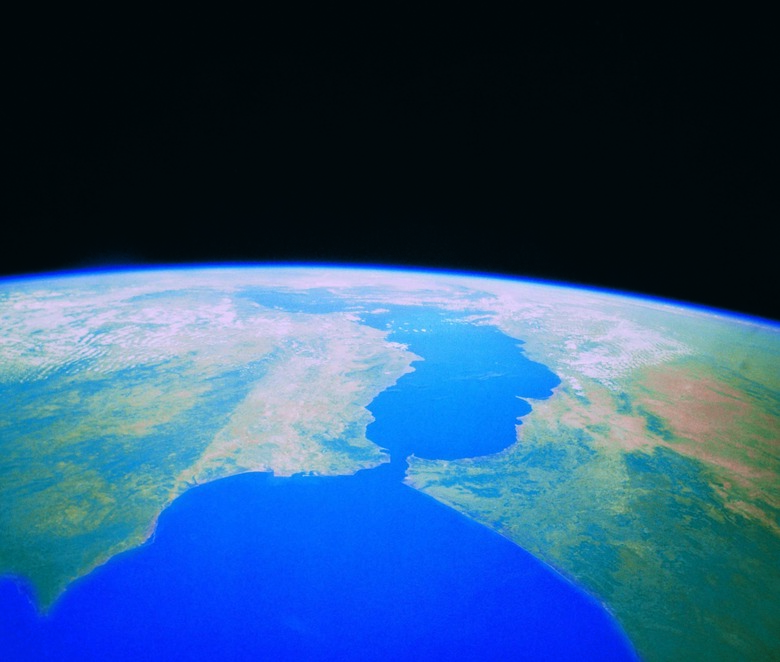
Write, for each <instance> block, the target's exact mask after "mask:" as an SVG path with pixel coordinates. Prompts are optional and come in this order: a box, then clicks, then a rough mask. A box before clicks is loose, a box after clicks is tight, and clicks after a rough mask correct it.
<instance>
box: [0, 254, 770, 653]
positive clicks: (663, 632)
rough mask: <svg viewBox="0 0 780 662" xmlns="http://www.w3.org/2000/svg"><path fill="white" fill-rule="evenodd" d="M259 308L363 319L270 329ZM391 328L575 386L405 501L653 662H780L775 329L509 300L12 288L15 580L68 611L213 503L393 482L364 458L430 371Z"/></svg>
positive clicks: (361, 283)
mask: <svg viewBox="0 0 780 662" xmlns="http://www.w3.org/2000/svg"><path fill="white" fill-rule="evenodd" d="M252 288H253V290H252V291H256V289H257V288H266V290H267V291H269V292H278V291H284V292H286V293H289V294H293V295H296V296H300V297H303V298H305V299H307V300H315V301H319V300H323V301H324V300H326V299H327V300H328V301H334V300H335V301H339V302H341V303H340V306H335V308H340V311H337V312H328V311H324V312H311V313H303V312H286V311H284V310H281V309H276V308H273V307H267V306H262V305H259V304H258V303H257V301H256V300H255V299H253V298H252V297H250V296H247V292H248V291H249V290H250V289H252ZM385 305H386V306H390V305H412V306H431V307H436V308H439V309H444V310H452V311H453V312H457V314H458V317H459V318H463V316H464V315H465V316H467V319H469V320H470V322H471V323H473V324H481V325H493V326H496V327H497V328H498V329H500V330H501V331H502V332H503V333H505V334H506V335H508V336H510V337H512V338H514V339H517V341H518V343H519V344H520V346H521V347H522V350H521V351H524V352H525V353H526V354H527V355H528V357H529V358H531V359H533V360H534V361H538V362H540V363H543V364H545V365H546V366H548V367H549V368H550V369H551V370H552V371H553V372H555V374H556V375H558V377H559V378H560V379H561V384H560V386H559V387H558V388H557V389H556V391H555V393H554V394H553V396H552V397H551V398H549V399H547V400H544V401H534V402H532V403H531V404H532V405H533V411H532V412H531V414H529V415H528V416H526V417H525V418H524V419H523V421H522V422H520V421H517V423H518V425H517V440H516V442H515V443H514V444H513V445H511V446H510V447H509V448H506V449H505V450H504V451H502V452H500V453H497V454H495V455H489V456H485V457H474V458H467V459H463V460H450V461H444V460H424V459H421V458H416V457H412V458H409V469H408V471H407V476H406V482H407V484H409V485H410V486H412V487H414V488H416V489H418V490H420V491H422V492H424V493H426V494H428V495H430V496H432V497H433V498H435V499H438V500H439V501H441V502H443V503H445V504H448V505H450V506H451V507H453V508H455V509H456V510H458V511H460V512H462V513H464V514H465V515H467V516H469V517H471V518H473V519H474V520H476V521H478V522H481V523H483V524H485V525H487V526H489V527H491V528H493V529H494V530H496V531H499V532H500V533H501V534H503V535H504V536H506V537H507V538H509V539H511V540H513V541H515V542H516V543H517V544H518V545H520V546H522V547H524V548H525V549H527V550H529V551H530V552H532V553H533V554H535V555H536V556H537V557H538V558H540V559H542V560H544V561H546V562H547V563H549V564H550V565H552V566H553V567H555V568H556V569H558V570H559V571H560V572H561V573H563V574H564V575H565V576H567V577H569V578H571V579H572V580H573V581H575V582H576V583H577V584H579V585H580V586H582V587H584V588H585V589H586V590H588V591H589V592H591V593H592V594H593V595H594V596H596V597H597V598H598V599H600V600H601V601H602V602H603V603H604V604H605V605H606V606H607V607H608V608H609V609H610V610H611V611H612V613H613V614H615V616H616V617H617V619H618V620H619V622H620V623H621V625H622V626H623V627H624V629H625V630H626V632H627V633H628V635H629V637H630V639H631V640H632V642H633V643H634V644H635V646H636V647H637V648H638V650H639V652H640V654H641V655H642V656H643V657H644V658H646V659H648V660H652V659H658V660H665V659H693V658H697V659H698V658H704V657H707V658H711V659H735V660H737V659H740V660H745V659H771V658H773V657H778V656H780V636H779V635H778V633H780V601H778V599H777V596H778V595H780V571H779V570H778V567H777V562H776V561H777V558H778V554H780V526H779V525H778V512H779V510H780V493H779V488H778V485H780V484H779V483H778V480H777V476H778V474H779V473H780V450H779V448H778V446H779V440H780V331H778V328H777V326H775V325H772V324H768V323H763V322H761V321H760V320H751V319H742V318H736V317H729V316H726V315H721V314H715V313H713V312H711V311H702V310H695V309H692V308H690V307H685V306H681V305H674V304H671V303H668V302H657V301H647V300H640V299H634V298H629V297H620V296H616V295H612V294H607V293H600V292H592V291H585V290H575V289H568V288H561V287H553V286H547V285H538V284H529V283H518V282H511V281H501V280H493V279H479V278H470V277H458V276H445V275H438V274H417V273H412V272H383V271H351V270H328V269H325V270H323V269H267V270H247V269H239V270H212V271H189V272H181V271H179V272H176V271H170V272H158V273H145V272H141V273H134V274H104V275H100V276H95V277H92V278H87V277H84V278H68V279H62V278H60V279H52V280H49V281H21V282H17V283H13V282H11V283H6V284H4V285H3V288H2V290H0V326H1V327H2V329H3V333H2V334H1V335H0V390H2V394H1V395H2V398H0V457H2V462H1V463H0V503H2V504H3V508H2V509H0V572H2V573H7V574H12V575H15V576H20V577H23V578H25V579H27V580H28V581H30V582H31V583H32V586H33V587H34V590H35V594H36V599H37V601H38V604H39V606H40V607H41V608H42V609H44V610H45V609H47V608H50V607H51V606H52V605H53V604H54V603H55V601H56V600H57V598H58V596H60V595H61V594H62V592H63V591H64V590H65V589H66V588H67V586H68V585H69V584H70V583H71V582H73V581H74V580H76V579H78V578H79V577H83V576H84V575H86V574H88V573H89V572H90V571H91V570H92V569H93V568H95V567H96V566H97V565H99V564H101V563H103V562H105V561H106V560H107V559H109V558H111V557H112V556H114V555H116V554H117V553H119V552H121V551H123V550H127V549H130V548H132V547H135V546H137V545H140V544H142V543H143V542H144V541H145V540H147V539H148V538H149V537H150V536H151V535H152V533H153V531H154V526H155V522H156V519H157V517H158V516H159V514H160V512H161V511H162V510H163V509H164V508H165V507H166V505H167V504H169V503H171V501H172V500H173V499H175V498H176V497H177V496H178V495H180V494H181V493H182V492H184V491H185V490H187V489H189V488H190V487H191V486H193V485H196V484H198V483H202V482H205V481H209V480H215V479H218V478H221V477H225V476H229V475H233V474H236V473H241V472H246V471H270V472H274V473H275V474H277V475H280V476H289V475H292V474H307V473H316V474H322V475H337V474H340V475H347V474H351V473H354V472H356V471H358V470H360V469H366V468H371V467H374V466H377V465H379V464H381V463H383V462H386V461H387V460H388V459H389V458H388V456H387V454H386V453H385V452H384V451H383V450H382V449H381V448H379V447H377V446H376V445H375V444H374V443H372V442H371V440H370V439H367V438H366V426H367V424H368V423H369V422H370V421H371V420H372V419H371V414H370V411H369V409H370V403H371V401H372V399H373V398H374V397H375V396H376V395H377V394H378V393H380V392H381V391H382V390H383V389H386V388H388V387H390V386H391V385H392V384H394V383H395V382H396V381H397V380H398V379H400V378H402V377H403V375H404V374H405V373H406V372H408V371H409V370H411V369H412V364H413V362H414V361H416V360H419V359H420V358H422V359H424V358H425V357H417V356H415V355H414V354H412V353H411V352H410V351H409V350H408V348H406V347H405V346H403V345H400V344H398V343H394V342H392V341H391V339H390V338H389V336H388V333H387V332H385V331H382V330H378V329H375V328H372V327H370V326H367V325H366V324H364V323H363V322H362V317H361V315H364V314H367V313H369V312H370V311H372V310H374V311H375V310H381V309H382V307H383V306H385ZM335 308H334V309H335ZM464 351H468V348H464ZM442 378H443V379H446V375H443V376H442ZM454 387H455V386H453V388H454Z"/></svg>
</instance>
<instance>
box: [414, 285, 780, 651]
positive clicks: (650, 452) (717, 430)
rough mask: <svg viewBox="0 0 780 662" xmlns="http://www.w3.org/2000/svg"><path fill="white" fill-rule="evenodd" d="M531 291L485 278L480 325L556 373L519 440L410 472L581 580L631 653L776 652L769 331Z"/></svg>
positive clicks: (774, 374) (779, 432)
mask: <svg viewBox="0 0 780 662" xmlns="http://www.w3.org/2000/svg"><path fill="white" fill-rule="evenodd" d="M533 290H534V288H533V287H528V288H525V289H524V290H523V292H522V294H520V292H519V291H515V292H512V291H511V290H510V288H509V287H508V286H507V287H506V288H504V289H503V290H499V291H498V292H497V294H498V295H499V297H500V299H501V303H500V304H495V303H494V304H493V305H492V308H493V310H494V311H495V314H494V315H493V316H490V317H489V318H487V319H486V320H485V323H494V324H497V325H498V326H499V328H501V329H502V330H503V331H504V332H505V333H507V334H509V335H511V336H513V337H516V338H518V339H523V340H524V341H526V343H525V345H524V349H525V351H526V352H527V353H528V354H529V356H530V358H532V359H534V360H536V361H541V362H544V363H545V364H546V365H548V366H549V367H550V368H551V369H552V370H553V371H554V372H555V373H556V374H557V375H558V376H559V377H560V378H561V380H562V384H561V386H560V387H559V388H558V389H557V390H556V392H555V394H554V395H553V397H551V398H550V399H549V400H545V401H536V402H533V411H532V413H531V414H530V415H528V416H527V417H526V418H525V419H524V420H523V422H522V425H519V426H518V441H517V443H516V444H515V445H513V446H511V447H510V448H508V449H506V450H505V451H504V452H502V453H499V454H497V455H493V456H488V457H479V458H470V459H465V460H455V461H431V460H423V459H420V458H410V467H409V471H408V474H407V482H408V484H409V485H411V486H413V487H415V488H417V489H419V490H421V491H423V492H425V493H426V494H429V495H431V496H433V497H434V498H436V499H438V500H440V501H442V502H443V503H446V504H448V505H450V506H452V507H453V508H455V509H457V510H459V511H461V512H463V513H465V514H467V515H468V516H469V517H472V518H473V519H475V520H477V521H480V522H483V523H485V524H487V525H488V526H490V527H491V528H493V529H495V530H496V531H498V532H500V533H501V534H503V535H505V536H506V537H508V538H510V539H511V540H513V541H515V542H516V543H517V544H519V545H520V546H521V547H523V548H524V549H527V550H528V551H530V552H532V553H533V554H535V555H536V556H537V557H538V558H540V559H542V560H544V561H546V562H548V563H549V564H550V565H552V566H553V567H555V568H556V569H558V570H560V571H561V572H562V573H563V574H564V575H565V576H567V577H569V578H570V579H572V580H573V581H575V582H576V583H577V584H579V585H580V586H583V587H584V588H586V589H587V590H588V591H590V592H591V593H592V594H593V595H594V596H596V597H597V598H598V599H600V600H602V601H603V602H604V604H605V605H606V606H607V607H608V608H609V609H610V610H611V611H612V613H613V614H615V616H616V617H617V619H618V621H619V622H620V623H621V625H622V626H623V627H624V629H625V630H626V632H627V634H628V636H629V638H630V639H631V641H632V642H633V643H634V645H635V646H636V647H637V650H638V651H639V652H640V655H642V657H643V658H645V659H648V660H656V659H657V660H671V659H703V658H706V659H718V660H721V659H733V660H746V659H757V660H758V659H771V658H774V657H777V656H778V654H779V653H780V606H779V605H778V600H777V595H780V572H779V571H778V566H777V558H778V552H780V529H778V519H777V515H778V504H779V503H780V493H779V491H778V482H777V475H778V469H780V460H779V456H780V453H779V452H778V450H779V449H778V441H780V426H779V421H780V418H779V416H778V414H780V408H779V407H778V404H779V403H778V393H779V390H778V378H779V377H780V363H778V355H777V342H778V340H777V330H776V329H774V328H772V327H770V326H768V325H762V324H760V323H758V322H757V321H752V322H751V321H747V320H742V321H737V320H735V319H732V318H728V319H726V318H721V317H718V316H717V315H714V314H709V313H705V312H702V311H691V310H689V309H682V308H680V309H677V308H675V307H674V306H671V305H667V304H660V303H655V302H642V301H636V300H626V299H623V300H619V301H616V300H615V299H614V298H612V297H607V296H603V295H599V294H596V293H594V294H585V293H583V294H580V293H577V294H576V295H573V294H572V293H570V292H566V291H565V290H560V291H559V292H557V293H556V292H555V291H545V292H534V291H533ZM556 294H557V295H556ZM487 306H488V303H487V302H486V303H485V306H484V307H487Z"/></svg>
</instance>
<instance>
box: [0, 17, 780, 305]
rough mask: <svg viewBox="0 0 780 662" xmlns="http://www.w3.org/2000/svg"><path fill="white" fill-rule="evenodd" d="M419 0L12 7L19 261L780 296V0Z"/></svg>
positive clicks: (2, 240)
mask: <svg viewBox="0 0 780 662" xmlns="http://www.w3.org/2000/svg"><path fill="white" fill-rule="evenodd" d="M259 4H261V5H262V4H268V3H259ZM368 4H374V5H376V4H377V3H368ZM401 7H402V6H401V5H399V4H396V5H393V6H389V5H388V6H384V7H383V9H377V7H371V8H370V9H368V10H366V9H364V10H363V11H362V13H360V12H358V13H355V12H354V11H352V10H351V11H346V10H338V9H334V8H332V7H329V8H323V7H320V8H319V9H318V10H317V12H316V13H313V12H312V11H310V10H309V9H308V8H304V7H301V6H292V5H289V4H288V5H286V6H285V9H284V10H282V9H278V8H276V9H273V8H271V9H268V10H263V11H262V12H261V13H253V14H247V15H229V14H228V13H227V12H223V13H220V14H219V15H213V14H209V13H198V12H197V11H196V10H194V9H190V10H188V12H186V13H181V14H175V15H168V16H165V15H162V14H156V13H154V12H150V11H146V10H144V11H143V12H141V11H140V10H137V11H138V12H139V13H137V14H133V13H132V12H131V11H130V10H127V12H125V13H123V12H120V11H119V10H116V9H111V10H110V12H106V13H104V14H102V15H100V14H85V15H83V16H77V15H74V14H73V13H72V10H71V9H68V10H63V11H62V14H61V15H53V14H51V13H46V14H43V13H42V14H40V15H37V16H35V17H18V18H17V17H13V18H10V19H9V20H8V22H7V24H6V27H5V30H6V31H7V32H8V35H7V38H6V39H5V44H6V46H5V51H6V55H5V56H4V66H3V69H4V76H3V80H2V87H3V98H4V99H5V101H4V106H5V109H4V114H6V120H5V121H4V122H3V124H4V127H3V132H4V134H5V136H6V137H5V139H4V141H3V142H4V148H3V150H2V154H3V156H2V158H3V160H4V161H5V166H6V167H5V170H6V173H7V174H6V175H5V176H4V177H3V190H4V193H3V195H2V201H1V204H2V207H1V208H0V218H1V219H2V226H3V232H2V236H0V244H1V245H2V248H1V249H0V273H2V274H4V275H11V274H26V273H37V272H41V271H51V270H61V269H90V268H98V267H100V268H107V267H112V266H126V265H135V266H138V265H152V264H158V263H165V264H170V263H193V262H204V261H206V262H223V261H231V262H235V261H240V262H268V261H275V262H278V261H282V262H300V261H305V262H328V263H333V262H339V263H342V262H346V263H349V264H363V265H366V264H380V265H408V266H415V267H433V268H439V269H450V270H469V271H478V272H487V273H501V274H513V275H519V276H526V277H533V278H541V279H552V280H557V281H566V282H572V283H580V284H586V285H594V286H600V287H607V288H616V289H620V290H628V291H635V292H640V293H644V294H650V295H656V296H661V297H667V298H673V299H680V300H685V301H691V302H694V303H699V304H704V305H710V306H716V307H722V308H727V309H731V310H735V311H739V312H744V313H748V314H754V315H761V316H765V317H770V318H775V319H778V318H780V311H778V302H777V301H776V299H777V296H776V289H777V283H778V278H777V240H776V239H775V237H774V232H775V231H776V225H777V219H778V208H777V204H776V196H775V195H774V193H775V187H776V182H775V179H774V178H772V177H771V176H770V171H771V165H772V163H773V162H775V161H776V160H777V151H776V150H775V149H774V148H773V147H772V146H771V142H770V136H771V128H772V126H773V125H774V124H775V123H776V119H777V110H776V108H775V107H774V105H773V103H772V99H773V96H774V89H773V88H774V87H776V81H775V82H773V80H774V78H775V76H773V71H774V66H773V64H772V63H773V61H775V57H776V53H774V52H773V51H774V45H773V42H774V38H773V36H772V35H771V34H770V30H769V27H770V21H769V20H768V17H762V16H759V15H751V16H746V15H745V14H744V13H742V14H739V13H737V14H734V13H729V12H727V11H725V10H724V11H722V12H720V13H719V12H718V10H716V9H713V8H709V9H707V10H706V11H705V12H703V13H699V14H697V15H695V16H693V15H691V16H685V15H683V14H682V13H679V12H678V13H664V12H661V11H659V12H658V13H657V14H653V13H652V12H651V10H649V9H643V10H639V9H632V10H630V11H625V12H623V13H608V12H603V13H601V14H599V13H598V12H594V11H592V10H591V11H580V12H579V13H577V14H576V15H575V14H568V13H565V12H563V11H562V10H561V11H560V14H559V15H556V16H547V15H544V16H543V15H538V14H534V15H532V14H530V13H529V14H521V13H518V12H517V11H516V10H515V11H512V12H507V13H505V14H499V13H496V14H490V13H489V12H487V11H484V12H482V11H481V12H480V13H479V14H474V13H473V9H472V11H471V12H469V11H464V12H460V13H459V12H458V11H456V10H455V9H453V8H452V7H449V8H447V9H446V10H443V11H441V12H430V13H428V14H425V13H424V12H423V11H421V10H420V8H419V7H417V8H414V7H412V8H409V9H408V11H407V10H404V9H402V8H401ZM731 11H732V12H734V11H735V10H733V9H732V10H731Z"/></svg>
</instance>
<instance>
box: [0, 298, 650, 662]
mask: <svg viewBox="0 0 780 662" xmlns="http://www.w3.org/2000/svg"><path fill="white" fill-rule="evenodd" d="M365 321H366V323H370V324H373V325H376V326H378V327H380V328H390V329H391V330H392V332H393V333H392V339H393V340H397V341H399V342H404V343H407V344H408V345H409V347H410V349H411V350H412V351H414V352H415V353H417V354H419V355H420V356H421V357H423V358H424V360H423V361H418V362H415V364H414V367H415V371H414V372H413V373H410V374H408V375H406V376H404V377H403V378H401V379H400V380H399V382H398V384H397V385H396V386H394V387H392V388H391V389H388V390H387V391H385V392H383V393H382V394H380V395H379V396H378V397H377V398H376V399H375V400H374V402H372V403H371V405H370V409H371V411H372V413H373V414H374V416H375V418H376V420H375V422H374V423H372V424H371V425H370V426H369V429H368V436H369V438H370V439H372V440H374V441H375V442H376V443H378V444H379V445H380V446H383V447H385V448H387V449H388V450H389V451H390V453H391V456H392V459H393V461H392V463H390V464H388V465H384V466H381V467H379V468H376V469H372V470H367V471H362V472H359V473H358V474H356V475H354V476H345V477H310V476H306V477H304V476H298V477H292V478H274V477H272V476H269V475H264V474H246V475H241V476H235V477H233V478H229V479H225V480H221V481H217V482H215V483H211V484H207V485H203V486H200V487H197V488H195V489H192V490H190V491H189V492H187V493H186V494H184V495H183V496H182V497H180V498H179V499H178V500H177V501H176V502H174V503H173V504H172V505H171V506H170V507H169V508H168V509H167V510H166V511H165V512H164V513H163V515H162V516H161V518H160V520H159V523H158V529H157V533H156V535H155V538H154V541H153V542H152V543H150V544H146V545H144V546H143V547H142V548H140V549H137V550H132V551H130V552H127V553H124V554H122V555H119V556H117V557H115V558H114V559H112V560H111V561H110V562H109V563H107V564H106V565H104V566H103V567H101V568H99V569H98V570H96V571H95V572H93V573H92V574H91V575H90V576H88V577H86V578H84V579H83V580H81V581H78V582H76V583H75V584H74V585H73V586H72V587H71V589H70V590H69V591H68V592H67V593H66V594H65V595H64V596H63V597H62V599H61V600H60V601H59V602H58V603H57V605H56V606H55V608H54V610H53V611H52V612H51V614H50V615H49V616H46V617H39V616H37V615H36V614H35V612H34V610H33V609H32V608H31V606H30V605H29V604H27V602H26V598H25V596H24V595H23V594H22V593H21V592H20V591H18V590H17V589H16V587H15V586H14V585H13V584H11V583H8V582H6V583H0V610H2V611H0V613H2V614H3V617H2V621H0V656H3V657H4V658H8V659H20V660H21V659H57V660H67V659H78V660H88V659H94V660H108V659H111V660H121V659H128V660H139V659H161V660H169V659H231V660H235V659H290V660H345V659H354V660H374V659H377V660H378V659H384V660H389V659H392V660H438V659H443V660H445V659H446V660H514V659H533V660H539V659H549V660H568V659H571V660H575V659H576V660H583V659H593V660H605V659H610V660H620V659H635V656H634V653H633V651H632V650H631V647H630V645H629V644H628V642H627V640H626V639H625V637H624V636H623V634H622V632H621V631H620V630H619V628H618V627H617V626H616V624H615V622H614V620H613V619H612V618H611V617H610V615H609V614H608V613H607V612H606V611H605V610H604V609H603V608H602V607H601V605H599V604H598V603H597V602H596V601H595V600H593V599H592V598H591V597H590V596H588V595H587V594H585V593H584V592H582V591H581V590H579V589H578V588H577V587H575V586H574V585H572V584H571V583H569V582H567V581H566V580H564V579H563V578H562V577H561V576H560V575H558V574H557V573H555V572H554V571H552V570H551V569H550V568H549V567H548V566H546V565H544V564H542V563H540V562H539V561H538V560H536V559H535V558H533V557H532V556H531V555H529V554H527V553H526V552H525V551H523V550H522V549H520V548H519V547H517V546H516V545H514V544H512V543H511V542H510V541H508V540H506V539H504V538H502V537H501V536H499V535H497V534H496V533H494V532H492V531H490V530H488V529H487V528H485V527H483V526H481V525H479V524H477V523H475V522H473V521H471V520H469V519H468V518H466V517H464V516H462V515H460V514H459V513H457V512H455V511H453V510H452V509H450V508H447V507H445V506H443V505H442V504H440V503H438V502H436V501H435V500H433V499H431V498H429V497H427V496H426V495H424V494H421V493H419V492H417V491H415V490H413V489H412V488H410V487H408V486H406V485H404V484H403V483H402V482H401V481H402V477H403V471H404V469H405V466H406V465H405V458H406V457H407V456H408V455H409V454H411V453H415V454H416V455H418V456H421V457H428V458H455V457H470V456H476V455H482V454H485V453H490V452H496V451H498V450H500V449H501V448H504V447H506V446H508V445H509V444H510V443H512V441H513V440H514V438H515V425H516V423H517V417H518V416H521V415H523V414H525V413H528V411H530V406H529V405H528V403H527V402H525V401H524V400H520V399H519V398H518V397H517V396H518V395H522V396H524V397H532V398H543V397H547V396H549V394H550V389H551V388H553V387H554V386H555V385H556V384H557V378H556V377H555V375H553V374H552V373H551V372H550V371H549V370H547V368H545V367H544V366H541V365H540V364H536V363H533V362H531V361H529V360H528V359H527V358H525V357H524V356H523V354H522V353H521V351H520V350H519V348H518V347H517V341H514V340H512V339H510V338H508V337H506V336H504V335H502V334H500V333H499V332H498V331H497V330H496V329H494V328H492V327H487V326H485V327H479V326H474V325H472V324H464V323H462V322H461V321H459V320H457V319H456V318H453V317H452V316H451V315H450V314H449V313H446V312H443V311H440V312H436V311H431V310H430V309H426V310H422V309H414V308H402V307H397V308H393V309H392V310H390V311H388V312H383V313H381V314H374V315H366V317H365Z"/></svg>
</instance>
